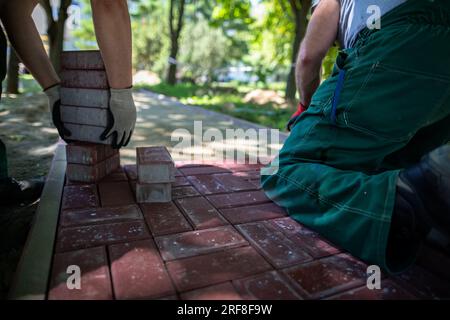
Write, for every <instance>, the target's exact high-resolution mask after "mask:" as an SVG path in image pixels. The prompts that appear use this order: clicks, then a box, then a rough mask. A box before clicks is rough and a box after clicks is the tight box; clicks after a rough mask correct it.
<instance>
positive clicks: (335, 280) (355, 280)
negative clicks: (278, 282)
mask: <svg viewBox="0 0 450 320" xmlns="http://www.w3.org/2000/svg"><path fill="white" fill-rule="evenodd" d="M366 268H367V267H366V266H365V264H363V263H362V262H359V261H357V260H355V259H353V258H351V257H349V256H348V255H335V256H331V257H327V258H324V259H321V260H316V261H312V262H309V263H305V264H301V265H299V266H294V267H291V268H288V269H285V270H284V272H285V274H286V275H287V276H288V277H290V278H291V279H292V280H293V281H294V282H295V283H296V284H298V286H299V287H300V290H301V291H302V295H304V297H305V298H308V299H317V298H324V297H327V296H330V295H334V294H337V293H339V292H342V291H344V290H348V289H353V288H355V287H358V286H362V285H363V284H365V283H366Z"/></svg>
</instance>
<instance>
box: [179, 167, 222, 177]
mask: <svg viewBox="0 0 450 320" xmlns="http://www.w3.org/2000/svg"><path fill="white" fill-rule="evenodd" d="M178 170H180V171H181V173H182V174H184V175H185V176H197V175H201V174H212V173H231V170H229V169H227V168H222V167H219V166H212V165H202V166H196V167H190V166H181V167H178Z"/></svg>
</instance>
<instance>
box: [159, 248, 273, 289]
mask: <svg viewBox="0 0 450 320" xmlns="http://www.w3.org/2000/svg"><path fill="white" fill-rule="evenodd" d="M166 265H167V269H168V270H169V274H170V276H171V277H172V279H173V281H174V283H175V286H176V287H177V289H178V290H179V291H188V290H193V289H197V288H201V287H205V286H208V285H213V284H218V283H221V282H225V281H229V280H233V279H239V278H244V277H246V276H250V275H253V274H257V273H260V272H263V271H266V270H270V265H269V264H268V263H267V262H266V261H265V260H264V259H263V258H262V257H261V256H260V255H259V254H258V253H257V252H256V251H255V250H254V249H253V248H251V247H243V248H236V249H229V250H225V251H222V252H217V253H212V254H208V255H202V256H197V257H191V258H186V259H181V260H175V261H169V262H167V264H166Z"/></svg>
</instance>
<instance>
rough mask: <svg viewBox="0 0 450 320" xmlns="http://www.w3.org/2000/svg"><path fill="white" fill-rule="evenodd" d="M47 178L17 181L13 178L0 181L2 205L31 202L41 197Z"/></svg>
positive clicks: (0, 200)
mask: <svg viewBox="0 0 450 320" xmlns="http://www.w3.org/2000/svg"><path fill="white" fill-rule="evenodd" d="M44 184H45V178H37V179H30V180H24V181H17V180H15V179H12V178H7V179H4V180H3V181H0V205H12V204H20V203H31V202H34V201H36V200H37V199H39V197H40V196H41V193H42V189H43V188H44Z"/></svg>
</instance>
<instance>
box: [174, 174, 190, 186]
mask: <svg viewBox="0 0 450 320" xmlns="http://www.w3.org/2000/svg"><path fill="white" fill-rule="evenodd" d="M189 185H191V184H190V182H189V180H188V179H187V178H186V177H183V176H178V177H175V181H174V182H173V183H172V186H173V187H183V186H189Z"/></svg>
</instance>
